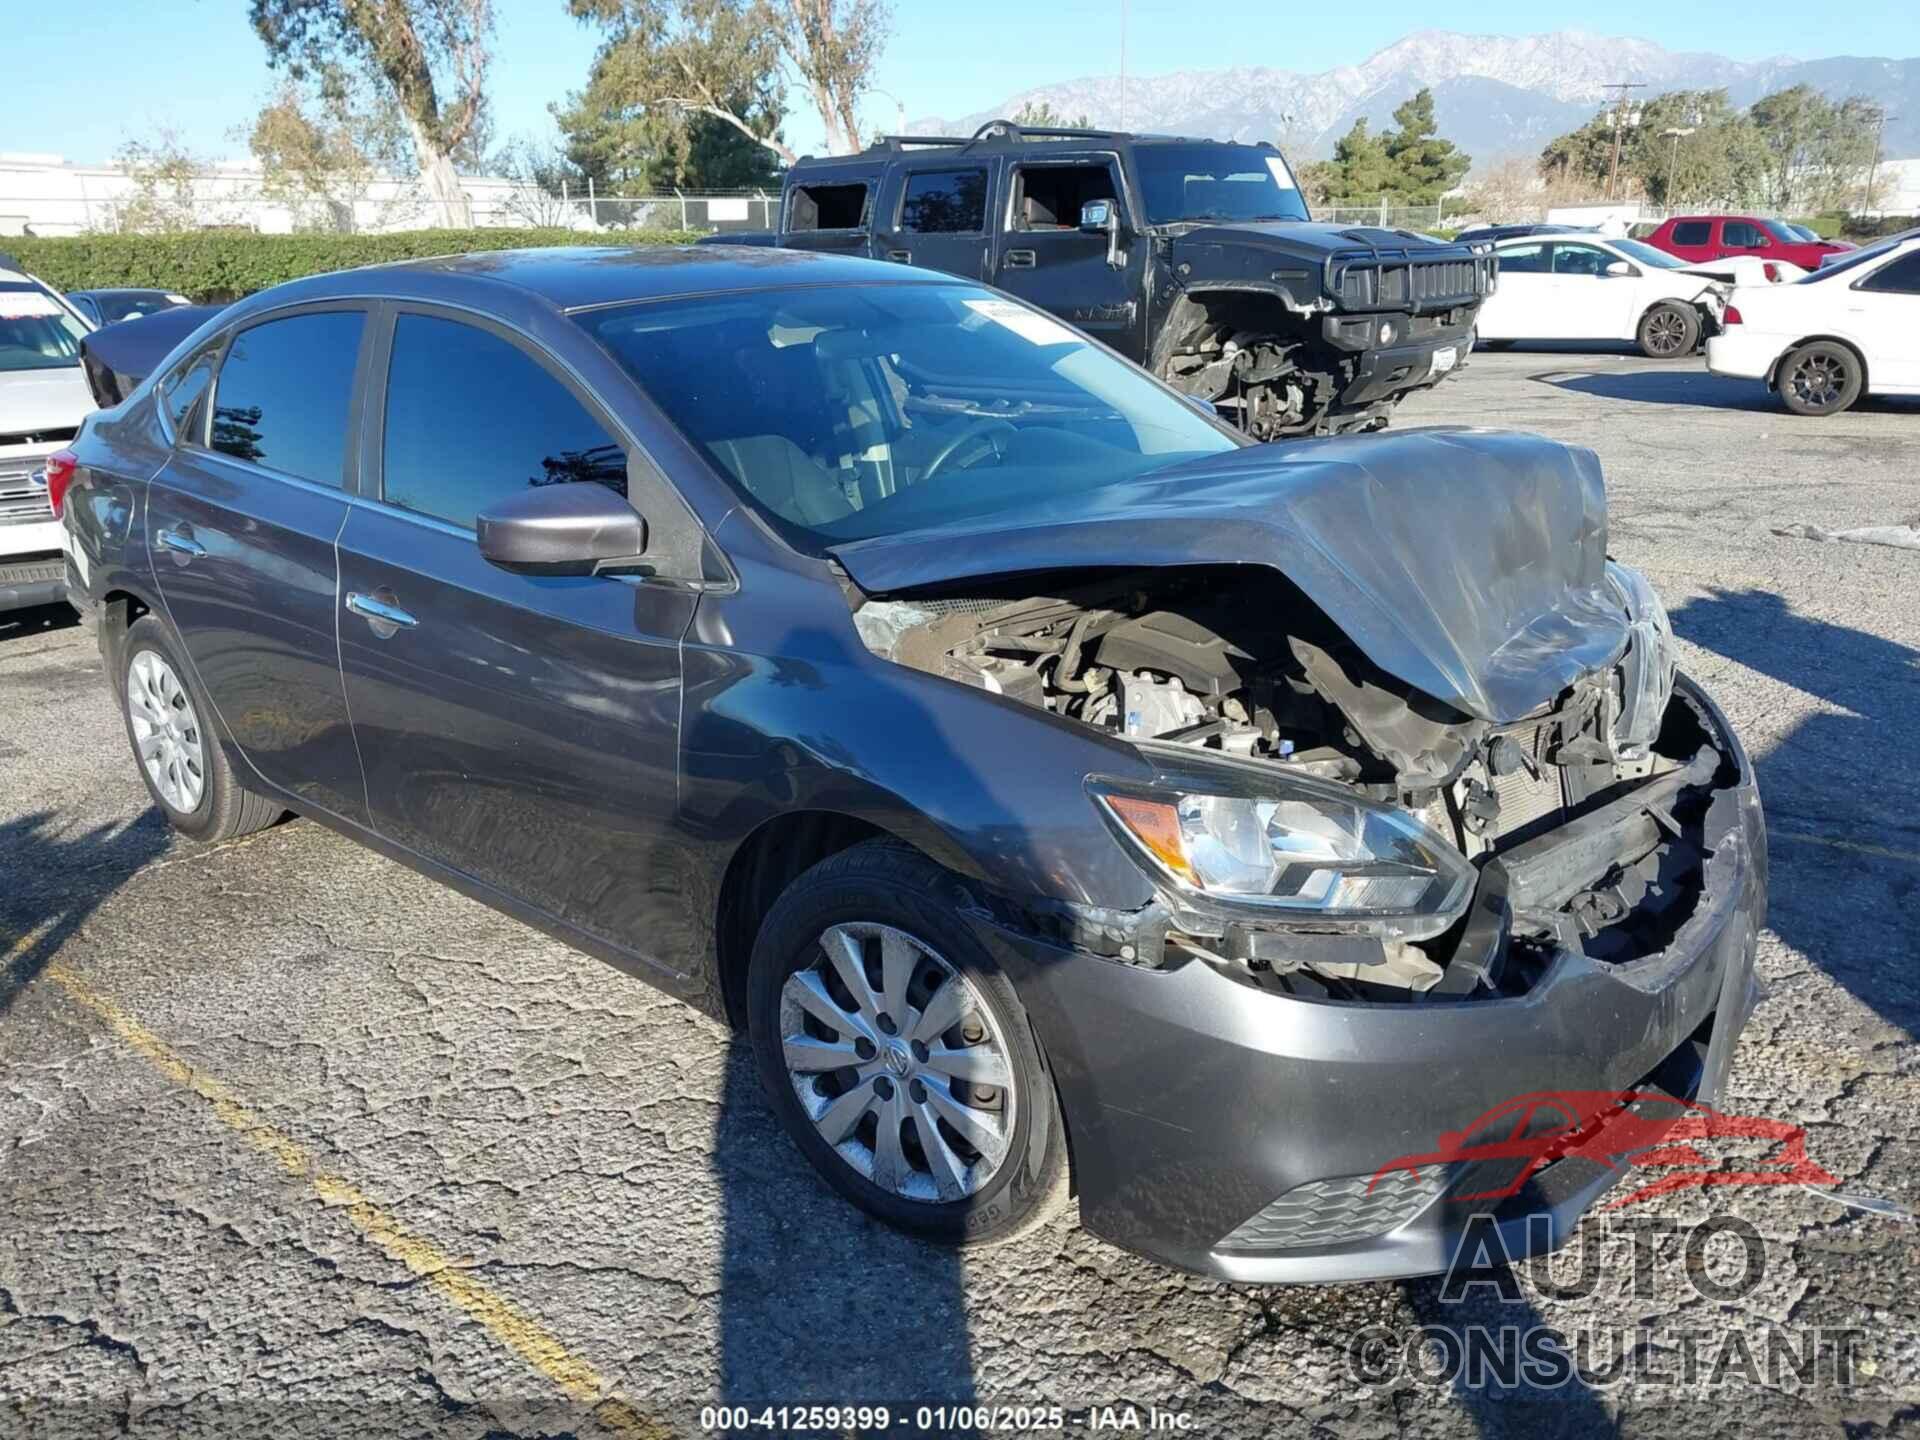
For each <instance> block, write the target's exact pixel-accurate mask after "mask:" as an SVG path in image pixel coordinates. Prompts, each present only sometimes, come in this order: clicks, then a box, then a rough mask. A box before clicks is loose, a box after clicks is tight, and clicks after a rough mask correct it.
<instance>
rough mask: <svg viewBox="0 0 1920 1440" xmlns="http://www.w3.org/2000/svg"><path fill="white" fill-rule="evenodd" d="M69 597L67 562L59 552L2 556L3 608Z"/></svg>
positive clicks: (0, 601)
mask: <svg viewBox="0 0 1920 1440" xmlns="http://www.w3.org/2000/svg"><path fill="white" fill-rule="evenodd" d="M66 598H67V562H66V560H65V559H64V558H63V557H62V556H60V555H58V554H53V555H36V556H31V557H19V558H13V559H7V558H0V611H4V610H25V609H27V608H28V607H29V606H33V605H54V604H57V603H59V602H60V601H62V600H64V599H66Z"/></svg>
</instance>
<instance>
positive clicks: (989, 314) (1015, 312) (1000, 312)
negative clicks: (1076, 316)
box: [966, 300, 1079, 345]
mask: <svg viewBox="0 0 1920 1440" xmlns="http://www.w3.org/2000/svg"><path fill="white" fill-rule="evenodd" d="M966 306H967V308H968V309H969V310H971V311H973V313H974V314H976V315H978V316H981V317H982V318H983V319H987V320H991V321H993V322H994V323H995V324H996V325H1004V326H1006V328H1007V329H1009V330H1011V331H1013V333H1014V334H1016V335H1018V336H1019V337H1020V338H1021V339H1022V340H1026V341H1030V342H1031V343H1033V344H1035V345H1070V344H1072V343H1073V342H1074V341H1076V340H1077V339H1079V337H1078V336H1077V335H1075V334H1074V333H1073V331H1071V330H1069V329H1068V328H1067V327H1066V326H1064V325H1062V324H1061V323H1060V322H1059V321H1058V320H1050V319H1048V318H1047V317H1046V316H1045V315H1036V314H1035V313H1034V312H1033V311H1031V310H1028V309H1027V308H1026V307H1024V306H1021V305H1016V304H1014V303H1013V302H1012V301H1011V300H969V301H967V302H966Z"/></svg>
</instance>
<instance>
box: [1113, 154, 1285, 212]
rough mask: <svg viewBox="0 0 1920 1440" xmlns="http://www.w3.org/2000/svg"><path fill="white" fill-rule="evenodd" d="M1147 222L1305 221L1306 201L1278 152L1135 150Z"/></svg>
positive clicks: (1136, 166)
mask: <svg viewBox="0 0 1920 1440" xmlns="http://www.w3.org/2000/svg"><path fill="white" fill-rule="evenodd" d="M1133 165H1134V169H1135V170H1137V171H1138V172H1139V175H1140V188H1141V190H1142V191H1144V192H1145V194H1144V199H1145V201H1146V207H1147V222H1148V223H1149V224H1152V225H1171V224H1173V223H1174V222H1176V221H1179V220H1304V219H1306V218H1307V202H1306V201H1305V200H1303V199H1301V198H1300V187H1299V186H1297V185H1295V184H1294V183H1293V172H1292V171H1290V170H1288V169H1287V162H1286V161H1285V160H1282V159H1281V158H1280V152H1279V151H1277V150H1268V149H1265V148H1264V147H1262V146H1259V145H1206V144H1194V145H1161V144H1144V145H1136V146H1134V147H1133Z"/></svg>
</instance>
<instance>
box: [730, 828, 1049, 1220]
mask: <svg viewBox="0 0 1920 1440" xmlns="http://www.w3.org/2000/svg"><path fill="white" fill-rule="evenodd" d="M963 902H964V893H963V892H962V890H961V887H960V882H959V881H958V880H957V879H956V878H955V877H954V876H953V875H951V874H949V873H948V872H947V871H945V870H943V869H941V868H940V867H939V866H938V865H936V864H934V863H933V862H932V861H931V860H929V859H927V857H926V856H924V855H922V854H920V853H919V852H918V851H916V850H913V849H911V848H909V847H907V846H905V845H901V844H899V843H897V842H894V841H891V840H875V841H869V842H867V843H865V844H862V845H856V846H854V847H853V848H851V849H849V850H844V851H842V852H841V853H839V854H838V855H834V856H831V857H829V858H828V859H826V860H823V861H821V862H820V863H819V864H818V865H815V866H814V867H813V868H812V869H810V870H808V871H807V872H806V873H805V874H803V875H802V876H800V878H799V879H797V880H795V881H794V882H793V884H792V885H791V886H790V887H789V888H788V889H787V891H786V893H785V894H783V895H782V896H781V897H780V899H779V900H778V901H776V902H775V904H774V906H773V908H772V910H771V911H769V912H768V914H767V918H766V920H765V922H764V923H763V924H762V925H761V927H760V935H759V938H758V940H757V941H756V942H755V944H754V948H753V958H752V960H751V961H750V963H749V969H748V974H747V1030H748V1036H749V1039H750V1041H751V1043H752V1046H753V1051H754V1057H755V1060H756V1062H757V1064H758V1066H759V1071H760V1082H761V1084H762V1086H763V1087H764V1088H765V1090H766V1094H767V1099H768V1101H769V1102H770V1103H771V1104H772V1106H773V1108H774V1111H775V1113H776V1114H778V1115H779V1117H780V1121H781V1124H783V1125H784V1126H785V1127H786V1130H787V1133H788V1134H789V1135H790V1136H792V1138H793V1140H794V1143H795V1144H797V1145H798V1146H799V1147H800V1150H801V1153H803V1154H804V1155H805V1156H806V1157H807V1159H808V1160H809V1161H811V1162H812V1164H813V1167H814V1169H815V1170H816V1171H818V1172H819V1174H820V1176H821V1178H822V1179H824V1180H825V1181H826V1182H827V1183H828V1184H829V1185H831V1186H832V1187H833V1188H834V1189H835V1190H837V1191H839V1192H840V1194H842V1195H843V1196H845V1197H846V1198H847V1199H849V1200H851V1201H852V1202H853V1203H854V1204H855V1205H857V1206H859V1207H860V1208H861V1209H862V1210H865V1211H866V1212H867V1213H868V1214H869V1215H872V1216H874V1217H875V1218H876V1219H879V1220H881V1221H884V1222H885V1223H886V1224H888V1225H891V1226H893V1227H895V1228H896V1229H899V1230H904V1231H906V1232H907V1233H908V1234H911V1235H914V1236H917V1237H919V1238H921V1239H924V1240H932V1241H935V1242H938V1243H941V1244H947V1245H963V1246H985V1245H995V1244H1003V1243H1005V1242H1007V1241H1010V1240H1014V1239H1018V1238H1019V1237H1020V1236H1022V1235H1025V1234H1027V1233H1028V1232H1030V1231H1032V1230H1035V1229H1037V1228H1039V1227H1040V1226H1041V1225H1044V1224H1045V1223H1046V1222H1047V1221H1048V1220H1050V1219H1051V1218H1052V1217H1053V1216H1054V1215H1056V1214H1058V1213H1059V1211H1060V1210H1061V1208H1062V1207H1063V1206H1064V1205H1065V1204H1066V1202H1067V1198H1068V1192H1069V1185H1068V1170H1067V1146H1066V1131H1065V1128H1064V1126H1063V1124H1062V1121H1061V1116H1060V1106H1059V1100H1058V1097H1057V1096H1056V1094H1055V1091H1054V1087H1053V1081H1052V1078H1051V1076H1050V1075H1049V1074H1048V1072H1047V1068H1046V1064H1045V1062H1044V1060H1043V1059H1042V1058H1041V1055H1040V1051H1039V1047H1038V1045H1037V1043H1036V1042H1035V1040H1034V1037H1033V1031H1032V1027H1031V1026H1030V1025H1029V1024H1028V1022H1027V1015H1026V1010H1025V1008H1024V1007H1023V1006H1022V1005H1021V1004H1020V1000H1019V997H1018V996H1017V995H1016V994H1015V993H1014V989H1013V985H1012V983H1011V982H1010V981H1008V979H1007V977H1006V976H1005V974H1003V973H1002V972H1001V970H1000V969H999V967H998V966H996V965H995V964H994V962H993V960H992V958H991V956H989V955H988V954H987V952H986V950H985V949H984V948H983V947H982V946H981V945H980V943H979V941H978V940H976V939H975V938H974V936H973V934H972V932H971V931H970V930H968V929H967V927H966V926H965V925H964V924H963V923H962V922H961V921H960V920H959V919H958V918H957V917H956V913H955V912H956V910H957V908H958V906H959V905H960V904H961V903H963ZM836 957H837V958H836ZM895 965H898V967H899V969H898V970H897V972H896V971H895V970H894V968H893V967H894V966H895ZM855 967H857V970H856V969H855ZM850 972H854V973H857V974H858V975H859V977H860V983H861V984H862V985H863V986H864V987H865V989H864V992H862V993H856V992H855V991H854V990H853V989H852V988H850V986H849V985H848V982H847V980H846V979H845V978H844V977H845V976H847V975H848V974H849V973H850ZM893 973H898V974H901V975H904V976H905V977H906V980H905V981H903V982H900V983H899V984H898V985H897V989H894V988H889V980H890V975H891V974H893ZM956 985H957V986H958V987H959V988H957V989H949V988H948V987H953V986H956ZM889 997H891V999H890V998H889ZM863 998H864V999H865V1000H866V1001H868V1002H870V1003H869V1005H868V1007H867V1008H865V1009H863V1008H862V1004H861V1002H862V999H863ZM936 1001H938V1002H940V1003H939V1004H936V1003H935V1002H936ZM890 1005H891V1006H893V1007H895V1008H899V1009H902V1010H904V1011H905V1012H906V1014H905V1015H904V1016H901V1017H895V1016H893V1015H891V1014H890V1013H889V1006H890ZM828 1007H831V1008H828ZM823 1015H824V1016H826V1017H828V1019H830V1020H831V1021H832V1023H831V1024H829V1023H827V1020H823V1019H822V1018H821V1017H822V1016H823ZM920 1017H925V1018H926V1020H927V1021H928V1022H929V1023H930V1024H931V1023H937V1021H938V1020H939V1019H940V1018H943V1017H951V1018H952V1021H953V1023H952V1024H951V1025H949V1026H947V1027H946V1028H945V1029H944V1030H941V1031H939V1032H938V1033H932V1032H923V1033H924V1034H927V1035H929V1036H930V1038H931V1039H932V1040H933V1041H934V1042H935V1043H936V1044H937V1045H938V1047H939V1048H938V1049H937V1050H935V1049H931V1048H928V1047H927V1045H926V1044H925V1043H924V1042H923V1040H922V1039H921V1037H920V1036H919V1035H916V1033H915V1021H916V1020H917V1019H918V1018H920ZM902 1022H904V1023H902ZM888 1025H892V1027H893V1028H892V1030H888V1029H887V1028H886V1027H887V1026H888ZM790 1042H792V1045H791V1048H792V1049H793V1050H794V1052H795V1053H796V1054H799V1055H802V1056H804V1059H803V1060H802V1062H801V1064H800V1066H799V1068H798V1069H795V1068H790V1066H789V1062H788V1058H787V1057H788V1052H789V1048H790ZM842 1057H845V1058H846V1059H847V1061H848V1063H847V1064H846V1065H844V1066H839V1067H836V1068H832V1069H828V1068H826V1067H828V1066H830V1065H831V1064H832V1062H833V1061H834V1060H836V1059H839V1058H842ZM960 1070H965V1071H966V1072H967V1073H969V1074H971V1075H972V1076H974V1077H975V1078H974V1079H973V1080H966V1079H961V1078H959V1077H958V1076H957V1075H956V1074H955V1072H956V1071H960ZM983 1079H994V1080H1003V1081H1006V1082H1009V1083H1003V1084H999V1085H995V1086H992V1087H990V1088H988V1089H985V1090H982V1089H979V1088H977V1087H978V1084H979V1082H980V1081H981V1080H983ZM935 1087H937V1089H936V1088H935ZM1009 1113H1010V1114H1011V1123H1010V1124H1009V1123H1008V1116H1009ZM949 1116H955V1117H957V1118H959V1119H960V1120H961V1121H962V1122H963V1124H964V1125H965V1126H966V1127H967V1128H966V1129H964V1130H963V1129H957V1128H954V1127H953V1125H952V1124H951V1122H950V1121H949V1120H948V1118H947V1117H949ZM929 1119H931V1124H932V1128H933V1131H934V1134H935V1136H936V1139H937V1142H938V1145H937V1149H935V1148H930V1147H928V1146H927V1145H926V1144H925V1142H923V1141H922V1140H921V1138H920V1136H921V1127H922V1125H924V1124H927V1123H928V1122H929ZM889 1120H890V1121H891V1122H892V1127H893V1128H892V1133H893V1134H894V1135H896V1136H897V1137H899V1138H898V1143H897V1144H895V1145H894V1146H891V1147H886V1146H884V1144H883V1140H882V1136H883V1133H884V1132H883V1129H882V1126H883V1123H884V1122H887V1121H889ZM829 1135H835V1136H837V1139H834V1140H830V1139H829ZM975 1139H977V1140H978V1141H979V1142H980V1143H978V1144H977V1145H976V1144H974V1143H971V1141H972V1140H975ZM883 1150H887V1151H888V1152H889V1153H886V1154H883ZM996 1151H997V1154H996Z"/></svg>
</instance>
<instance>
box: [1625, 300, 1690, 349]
mask: <svg viewBox="0 0 1920 1440" xmlns="http://www.w3.org/2000/svg"><path fill="white" fill-rule="evenodd" d="M1638 338H1639V341H1640V353H1641V354H1642V355H1646V356H1648V357H1650V358H1651V359H1654V360H1677V359H1680V358H1681V357H1682V356H1685V355H1691V354H1692V353H1693V350H1694V347H1695V346H1696V345H1698V344H1699V343H1700V317H1699V315H1698V314H1696V313H1695V312H1694V309H1693V307H1692V306H1691V305H1673V304H1660V305H1655V306H1654V307H1653V308H1652V309H1650V310H1648V311H1647V313H1646V314H1645V315H1642V316H1641V317H1640V331H1639V336H1638Z"/></svg>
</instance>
